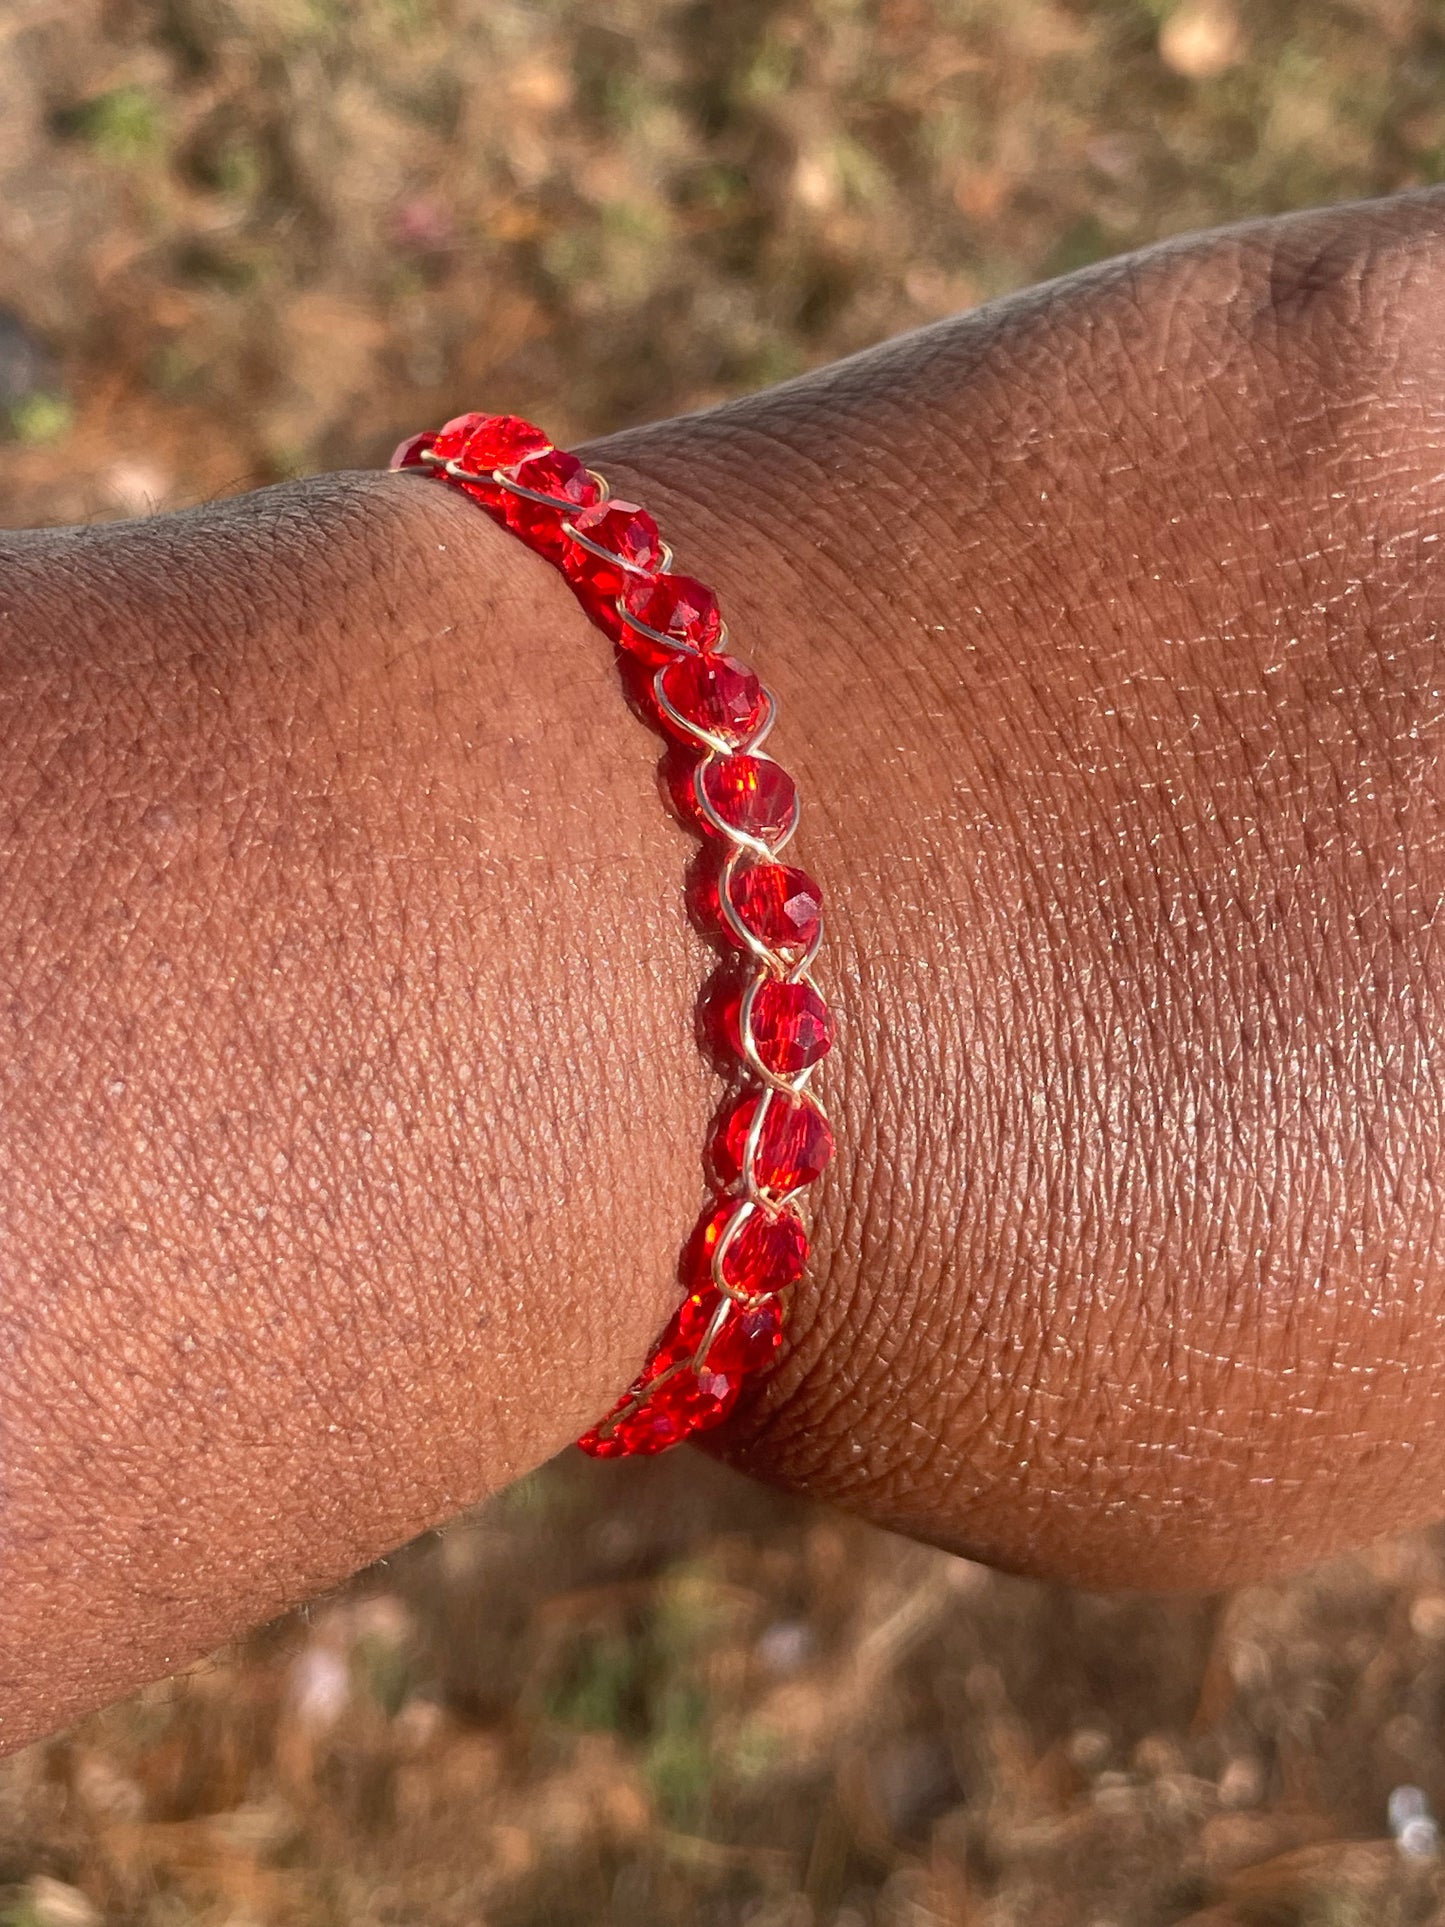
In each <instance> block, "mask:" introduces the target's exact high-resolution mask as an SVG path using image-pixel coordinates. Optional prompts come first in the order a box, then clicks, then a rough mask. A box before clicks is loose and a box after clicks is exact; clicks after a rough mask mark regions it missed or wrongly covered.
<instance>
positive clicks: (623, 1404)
mask: <svg viewBox="0 0 1445 1927" xmlns="http://www.w3.org/2000/svg"><path fill="white" fill-rule="evenodd" d="M679 1316H680V1314H679ZM677 1326H678V1317H674V1318H673V1320H672V1323H671V1324H670V1325H669V1326H668V1328H667V1330H666V1332H664V1333H663V1336H662V1338H661V1340H660V1341H659V1342H658V1344H657V1345H656V1346H655V1347H654V1348H653V1351H652V1355H651V1357H650V1358H649V1359H648V1362H647V1365H646V1366H645V1367H644V1369H643V1373H642V1376H641V1377H640V1378H639V1379H638V1381H637V1383H636V1384H635V1385H633V1386H632V1387H631V1388H630V1389H629V1390H628V1391H627V1392H626V1393H624V1395H623V1396H622V1397H621V1398H620V1399H619V1400H618V1401H617V1404H616V1405H615V1406H613V1408H612V1412H611V1413H609V1414H608V1416H607V1418H606V1419H604V1420H603V1422H602V1424H601V1425H599V1426H594V1428H593V1429H592V1430H591V1431H590V1432H588V1433H586V1434H585V1435H584V1436H583V1437H582V1438H580V1439H579V1440H578V1441H577V1443H578V1444H579V1445H580V1446H581V1447H582V1450H583V1451H584V1452H590V1453H591V1454H592V1456H593V1457H594V1458H598V1459H619V1458H622V1457H624V1456H632V1457H643V1456H646V1455H648V1454H651V1453H653V1452H665V1451H666V1450H667V1448H668V1447H669V1446H670V1445H679V1444H680V1443H681V1442H682V1440H683V1439H685V1438H688V1437H689V1436H690V1435H691V1434H692V1433H694V1432H700V1431H702V1430H703V1429H704V1428H705V1427H707V1426H709V1425H716V1424H717V1423H718V1422H719V1421H720V1420H721V1419H724V1418H726V1417H727V1415H728V1413H729V1412H730V1411H731V1410H732V1408H733V1406H734V1405H735V1404H736V1403H737V1398H738V1393H739V1392H740V1391H741V1390H742V1373H741V1372H740V1371H736V1370H729V1371H726V1372H724V1371H719V1370H717V1369H715V1368H714V1367H713V1365H712V1363H711V1361H710V1360H709V1361H708V1362H707V1363H705V1364H704V1365H703V1367H702V1369H701V1370H700V1371H699V1370H694V1368H693V1366H692V1365H691V1364H690V1363H688V1364H682V1363H680V1361H681V1360H682V1359H683V1358H688V1357H690V1355H691V1352H692V1351H695V1350H696V1349H697V1347H696V1343H694V1344H693V1346H692V1347H691V1348H685V1347H684V1345H683V1343H682V1341H681V1340H680V1337H679V1334H678V1331H677ZM644 1394H645V1396H641V1395H644ZM639 1397H641V1402H640V1403H639V1404H637V1405H636V1407H635V1409H633V1410H631V1411H628V1410H627V1407H628V1406H629V1405H630V1404H631V1403H632V1401H633V1400H634V1399H638V1398H639Z"/></svg>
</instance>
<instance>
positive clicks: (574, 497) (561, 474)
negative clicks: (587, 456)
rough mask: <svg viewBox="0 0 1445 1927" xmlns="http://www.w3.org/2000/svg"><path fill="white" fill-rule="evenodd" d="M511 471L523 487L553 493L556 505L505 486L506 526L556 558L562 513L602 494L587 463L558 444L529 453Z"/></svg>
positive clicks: (559, 550) (561, 541) (560, 542)
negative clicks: (515, 493) (554, 506)
mask: <svg viewBox="0 0 1445 1927" xmlns="http://www.w3.org/2000/svg"><path fill="white" fill-rule="evenodd" d="M513 475H514V477H515V479H516V480H517V481H519V482H520V483H521V484H522V486H523V488H531V489H535V490H536V491H537V493H538V494H539V495H551V496H553V497H555V499H556V502H557V506H556V508H548V507H547V506H546V505H545V504H544V503H542V502H534V501H532V500H530V498H529V497H527V496H525V495H514V494H513V493H512V492H511V490H510V489H507V490H504V491H503V492H502V509H503V513H504V514H505V516H506V518H507V526H508V528H510V529H513V530H515V531H516V533H517V534H518V535H520V536H521V538H522V540H523V541H524V542H526V543H527V544H528V545H529V546H530V547H532V548H534V549H537V550H538V551H539V552H540V553H541V554H543V555H546V556H548V557H550V558H551V559H552V560H553V561H554V562H555V561H557V560H559V559H560V557H561V554H562V548H563V545H564V542H565V540H566V538H565V537H564V535H563V533H562V516H563V514H564V513H570V512H571V510H572V509H574V508H590V507H591V506H592V504H593V503H594V502H596V501H597V500H598V499H599V497H600V496H601V494H602V491H601V489H600V488H599V487H598V485H597V483H596V481H595V480H594V479H593V477H592V476H591V475H589V474H588V472H587V467H586V464H585V463H583V462H579V461H578V459H577V457H576V456H575V455H569V454H568V453H567V452H566V450H565V449H561V448H553V449H549V450H548V452H547V453H546V454H545V455H530V456H528V458H527V460H526V461H525V462H521V463H519V464H518V465H517V467H516V468H515V469H514V470H513Z"/></svg>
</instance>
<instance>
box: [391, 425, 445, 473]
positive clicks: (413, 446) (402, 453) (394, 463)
mask: <svg viewBox="0 0 1445 1927" xmlns="http://www.w3.org/2000/svg"><path fill="white" fill-rule="evenodd" d="M435 440H436V437H435V436H434V435H433V434H432V432H431V430H430V429H429V428H426V429H423V430H422V432H421V434H420V435H408V436H407V438H406V440H405V441H404V442H398V443H397V445H396V447H395V448H394V449H393V450H392V451H391V460H390V461H389V462H388V463H387V467H388V468H389V469H398V468H420V467H421V466H422V457H423V456H424V455H425V454H426V452H427V450H428V449H429V448H430V447H431V445H432V443H433V442H434V441H435Z"/></svg>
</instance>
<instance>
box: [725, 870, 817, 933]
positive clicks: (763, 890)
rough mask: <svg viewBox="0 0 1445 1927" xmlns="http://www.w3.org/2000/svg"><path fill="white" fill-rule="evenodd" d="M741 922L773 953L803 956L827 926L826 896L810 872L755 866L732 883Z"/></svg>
mask: <svg viewBox="0 0 1445 1927" xmlns="http://www.w3.org/2000/svg"><path fill="white" fill-rule="evenodd" d="M731 896H732V905H733V908H734V910H736V912H737V914H738V919H739V921H740V922H741V923H742V924H743V925H744V927H745V928H746V929H748V930H751V931H752V933H753V935H754V936H755V937H757V938H758V940H759V941H760V942H762V943H765V944H766V945H767V946H768V948H769V949H770V950H775V951H778V952H780V953H782V954H789V953H791V952H794V951H796V952H798V953H799V954H801V953H802V952H803V951H805V950H806V949H807V948H808V946H809V945H810V944H811V943H813V942H814V940H815V939H816V937H817V935H818V933H819V931H820V930H821V929H822V927H823V893H822V891H821V890H820V889H819V888H818V886H817V884H816V883H814V881H813V879H812V878H811V877H810V876H809V875H808V873H807V871H806V870H795V869H793V868H792V867H791V866H790V865H788V864H786V863H754V864H753V865H752V866H751V867H750V868H748V869H746V870H744V871H742V872H741V873H740V874H739V875H737V876H735V877H734V878H733V881H732V890H731Z"/></svg>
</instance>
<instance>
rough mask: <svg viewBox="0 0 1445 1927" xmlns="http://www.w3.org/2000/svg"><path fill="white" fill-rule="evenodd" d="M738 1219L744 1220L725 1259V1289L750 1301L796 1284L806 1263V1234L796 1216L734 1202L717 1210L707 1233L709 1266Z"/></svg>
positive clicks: (705, 1254)
mask: <svg viewBox="0 0 1445 1927" xmlns="http://www.w3.org/2000/svg"><path fill="white" fill-rule="evenodd" d="M740 1213H745V1215H744V1216H742V1219H741V1222H740V1223H739V1225H738V1228H737V1230H736V1231H735V1232H734V1233H733V1235H732V1237H731V1238H730V1239H729V1240H728V1244H727V1248H726V1250H725V1251H724V1252H723V1256H722V1275H723V1278H724V1280H725V1281H726V1283H728V1284H729V1285H731V1286H732V1288H733V1290H734V1291H737V1292H742V1293H743V1294H744V1296H746V1297H749V1298H757V1297H761V1296H762V1294H763V1293H765V1292H770V1291H782V1290H783V1289H784V1287H785V1286H788V1285H792V1284H796V1283H797V1281H798V1279H799V1278H801V1277H802V1275H803V1266H804V1265H805V1264H806V1263H807V1262H808V1234H807V1232H806V1231H805V1230H804V1229H803V1221H802V1219H801V1218H800V1217H799V1216H798V1214H797V1212H796V1211H787V1210H784V1211H777V1212H770V1211H763V1210H760V1209H759V1208H758V1207H757V1206H753V1207H752V1208H751V1209H748V1207H747V1206H746V1205H744V1204H741V1203H739V1201H738V1200H737V1199H736V1198H733V1199H730V1200H728V1202H726V1203H724V1204H721V1205H719V1206H718V1208H717V1210H716V1211H715V1212H714V1213H713V1215H712V1217H711V1218H710V1219H709V1220H708V1223H707V1228H706V1230H705V1231H704V1233H703V1240H702V1249H703V1257H704V1260H705V1262H706V1263H708V1264H709V1265H710V1264H711V1263H712V1256H713V1253H714V1251H716V1249H717V1247H718V1245H719V1243H720V1242H721V1240H722V1236H723V1233H724V1232H725V1231H726V1230H727V1228H728V1225H729V1224H730V1223H731V1222H732V1220H733V1218H734V1217H737V1216H738V1215H739V1214H740Z"/></svg>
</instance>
